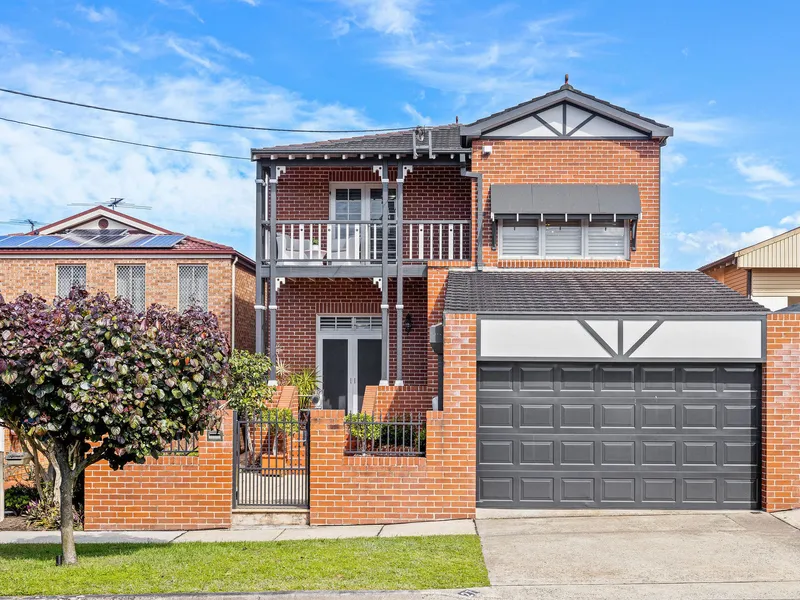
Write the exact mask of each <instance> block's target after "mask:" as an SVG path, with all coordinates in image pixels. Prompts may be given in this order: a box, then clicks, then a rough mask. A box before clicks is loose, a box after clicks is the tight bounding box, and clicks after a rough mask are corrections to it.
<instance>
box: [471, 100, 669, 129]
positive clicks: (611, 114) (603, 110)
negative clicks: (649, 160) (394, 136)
mask: <svg viewBox="0 0 800 600" xmlns="http://www.w3.org/2000/svg"><path fill="white" fill-rule="evenodd" d="M564 101H568V102H570V103H571V104H574V105H575V106H577V107H579V108H587V109H589V110H590V111H592V112H595V113H597V114H599V115H601V116H604V117H608V118H609V119H612V120H614V121H617V122H620V123H623V124H626V125H629V126H631V127H634V128H636V129H639V130H642V131H646V132H649V133H650V135H652V136H653V137H672V135H673V134H674V131H673V129H672V127H661V126H658V125H655V124H653V123H650V122H648V121H645V120H644V119H640V118H638V117H634V116H632V115H629V114H627V113H626V112H624V111H621V110H618V109H615V108H611V107H610V106H607V105H605V104H603V103H602V102H598V101H596V100H592V99H590V98H586V97H585V96H582V95H580V94H575V93H573V92H571V91H570V90H562V91H560V92H558V93H557V94H553V95H552V96H546V97H544V98H541V99H539V100H537V101H534V102H529V103H527V104H523V105H522V106H518V107H517V108H515V109H513V110H510V111H508V112H504V113H500V114H498V115H496V116H495V117H491V118H489V119H487V120H486V121H483V122H480V123H477V124H474V125H462V126H461V131H460V133H461V136H462V137H466V138H475V137H480V136H481V135H482V134H483V132H484V131H487V130H491V129H496V128H498V127H502V126H503V125H506V124H507V123H510V122H512V121H517V120H519V119H521V118H524V117H525V116H527V115H529V114H531V113H534V112H539V111H541V110H543V109H546V108H548V107H550V106H553V105H555V104H559V103H561V102H564ZM576 139H583V138H576Z"/></svg>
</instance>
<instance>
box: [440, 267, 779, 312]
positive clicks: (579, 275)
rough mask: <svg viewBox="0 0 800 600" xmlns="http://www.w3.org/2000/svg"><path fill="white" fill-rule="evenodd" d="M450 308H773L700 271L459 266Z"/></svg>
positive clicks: (449, 288) (448, 297) (447, 307)
mask: <svg viewBox="0 0 800 600" xmlns="http://www.w3.org/2000/svg"><path fill="white" fill-rule="evenodd" d="M445 310H446V311H448V312H458V313H520V314H523V313H524V314H538V313H714V312H750V313H766V312H768V311H767V310H766V309H765V308H764V307H763V306H761V305H760V304H758V303H756V302H754V301H752V300H750V299H748V298H745V297H744V296H742V295H740V294H738V293H737V292H735V291H733V290H732V289H730V288H729V287H727V286H725V285H723V284H721V283H719V282H718V281H716V280H714V279H712V278H711V277H708V276H707V275H704V274H703V273H699V272H697V271H635V270H619V271H601V270H589V269H584V270H574V271H567V270H564V271H544V270H543V271H530V272H529V271H526V272H505V273H504V272H499V271H491V272H460V271H451V272H450V274H449V276H448V278H447V293H446V297H445Z"/></svg>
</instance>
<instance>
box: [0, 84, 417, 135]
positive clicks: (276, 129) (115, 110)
mask: <svg viewBox="0 0 800 600" xmlns="http://www.w3.org/2000/svg"><path fill="white" fill-rule="evenodd" d="M0 92H4V93H6V94H14V95H16V96H24V97H26V98H35V99H36V100H46V101H47V102H57V103H59V104H68V105H69V106H77V107H79V108H91V109H92V110H102V111H104V112H110V113H117V114H120V115H130V116H132V117H143V118H145V119H158V120H160V121H172V122H173V123H188V124H189V125H207V126H209V127H225V128H227V129H249V130H251V131H274V132H280V133H378V132H382V131H383V132H385V131H410V130H412V129H416V127H387V128H384V129H286V128H281V127H256V126H253V125H231V124H228V123H213V122H209V121H193V120H191V119H178V118H176V117H165V116H162V115H150V114H147V113H139V112H134V111H130V110H121V109H118V108H108V107H105V106H96V105H94V104H81V103H80V102H71V101H70V100H62V99H60V98H50V97H48V96H37V95H36V94H28V93H27V92H20V91H19V90H9V89H5V88H0Z"/></svg>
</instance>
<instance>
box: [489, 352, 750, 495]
mask: <svg viewBox="0 0 800 600" xmlns="http://www.w3.org/2000/svg"><path fill="white" fill-rule="evenodd" d="M477 402H478V406H477V409H478V415H477V417H478V432H477V445H478V449H477V452H478V456H477V480H478V481H477V487H478V489H477V494H478V495H477V505H478V507H479V508H490V507H496V508H662V509H663V508H678V509H687V508H691V509H720V508H722V509H745V510H750V509H755V508H758V506H759V485H760V484H759V481H760V480H759V464H760V437H761V434H760V431H761V430H760V427H761V410H760V408H761V369H760V367H759V366H758V365H747V364H731V365H714V364H692V365H687V364H664V363H660V364H625V363H604V364H585V363H584V364H565V363H526V362H515V363H480V364H479V365H478V398H477Z"/></svg>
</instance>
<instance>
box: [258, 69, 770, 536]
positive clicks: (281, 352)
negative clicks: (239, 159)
mask: <svg viewBox="0 0 800 600" xmlns="http://www.w3.org/2000/svg"><path fill="white" fill-rule="evenodd" d="M672 135H673V130H672V128H670V127H668V126H666V125H663V124H661V123H658V122H656V121H654V120H652V119H649V118H646V117H643V116H641V115H639V114H636V113H633V112H631V111H628V110H626V109H623V108H621V107H618V106H614V105H612V104H610V103H608V102H605V101H602V100H599V99H598V98H595V97H593V96H590V95H588V94H585V93H583V92H581V91H579V90H577V89H575V88H573V87H572V86H571V85H569V84H568V83H565V84H564V85H563V86H562V87H561V88H559V89H558V90H555V91H553V92H550V93H548V94H545V95H543V96H540V97H538V98H534V99H533V100H530V101H528V102H524V103H522V104H520V105H518V106H515V107H513V108H510V109H507V110H504V111H501V112H499V113H496V114H493V115H491V116H488V117H486V118H483V119H480V120H478V121H476V122H474V123H471V124H468V125H463V124H458V123H455V124H450V125H443V126H436V127H420V128H417V129H416V130H413V131H410V130H409V131H401V132H393V133H387V134H377V135H370V136H363V137H356V138H347V139H341V140H331V141H321V142H312V143H302V144H293V145H284V146H275V147H269V148H260V149H254V150H253V151H252V157H253V160H254V161H255V162H256V163H257V177H256V194H257V196H256V198H257V216H256V231H257V256H256V277H257V280H258V281H259V282H260V285H257V292H256V293H257V300H256V305H257V306H256V309H257V315H256V348H257V351H259V352H264V353H268V354H269V355H270V356H271V357H272V358H273V359H276V360H278V359H280V360H282V361H283V362H284V363H286V364H288V365H289V366H290V367H292V368H300V367H312V366H316V367H317V368H318V369H319V374H320V378H321V387H322V394H323V397H324V407H325V408H327V409H337V410H346V411H348V412H356V411H360V410H385V409H386V408H387V405H385V404H381V400H380V398H381V397H391V398H392V399H393V400H392V402H393V403H394V404H393V405H392V406H391V407H389V408H391V409H392V410H404V409H414V410H419V408H420V407H430V406H431V399H432V398H433V397H434V396H437V395H439V394H441V395H442V396H443V397H442V398H440V403H439V405H438V406H436V407H435V408H438V411H435V412H433V413H428V414H429V418H431V417H435V418H436V419H442V425H441V427H442V431H444V432H446V433H444V434H443V435H445V438H444V439H447V443H446V444H444V446H443V447H445V448H450V454H447V451H446V450H443V449H441V448H440V446H438V445H437V446H436V448H437V452H439V451H441V452H443V454H442V456H443V457H444V458H443V459H442V460H445V461H446V460H450V459H454V456H450V455H451V454H453V453H456V454H457V455H458V457H460V459H463V460H462V462H458V463H457V464H453V465H451V466H450V468H449V471H450V472H457V473H459V475H456V476H454V477H455V478H456V480H458V481H459V482H460V483H459V484H458V485H454V488H455V489H457V490H458V491H457V492H453V497H451V498H448V499H447V502H449V503H450V504H448V506H451V507H458V508H456V509H453V510H451V511H450V512H449V513H448V514H450V515H451V516H453V515H468V514H470V510H473V511H474V507H475V503H476V502H477V506H478V507H479V508H480V507H531V508H534V507H577V506H582V507H587V506H588V507H609V506H649V507H654V508H656V507H658V508H670V507H683V508H701V507H706V506H725V507H730V508H736V507H739V508H752V507H754V506H757V505H758V504H759V496H760V494H759V485H760V482H759V476H758V473H759V447H760V435H761V433H760V432H761V428H760V423H759V419H760V416H759V415H760V412H759V411H760V393H761V363H763V362H764V360H765V355H766V354H765V353H766V349H765V342H764V331H765V317H764V313H765V311H764V310H763V308H762V307H760V306H758V305H756V304H755V303H753V302H751V301H749V300H748V299H746V298H742V297H741V296H739V295H738V294H736V293H734V292H732V291H731V290H729V289H727V288H725V287H724V286H722V285H720V284H718V283H717V282H714V281H713V280H711V279H710V278H708V277H706V276H704V275H702V274H699V273H681V272H666V271H661V270H659V254H660V234H659V231H660V200H661V195H660V181H661V168H660V165H661V148H662V147H663V146H664V144H666V142H667V140H668V139H669V137H671V136H672ZM442 321H443V322H444V331H443V339H444V344H443V345H444V364H443V370H442V372H441V374H440V372H439V369H438V368H437V356H436V354H435V353H434V352H433V350H432V349H431V344H430V343H429V328H430V327H432V326H434V325H436V324H438V323H440V322H442ZM272 379H273V380H274V379H276V377H275V374H274V373H273V376H272ZM439 384H442V385H441V387H442V391H441V392H440V391H439ZM372 386H381V387H379V388H377V389H378V392H377V396H378V400H376V399H375V398H374V397H373V396H374V395H375V392H374V391H371V390H373V388H372ZM367 397H368V401H367ZM331 418H333V417H331ZM438 422H439V421H437V423H438ZM438 426H439V425H437V427H438ZM534 432H535V433H536V435H533V433H534ZM312 435H313V433H312ZM447 436H449V437H447ZM429 439H431V437H430V433H429ZM312 448H314V446H313V444H312ZM326 456H327V455H326ZM437 456H438V455H437ZM328 458H330V456H328ZM437 461H438V459H437ZM432 464H433V463H432V462H431V459H430V458H429V459H428V463H427V467H426V469H428V471H426V473H427V475H426V477H432V478H433V480H435V476H434V475H431V471H430V470H431V469H432V468H433V467H432V466H431V465H432ZM436 464H437V465H439V466H441V464H445V463H440V462H436ZM347 468H349V463H347V462H345V463H343V465H342V469H345V470H346V469H347ZM445 470H448V469H445ZM347 473H350V471H347ZM362 474H363V473H362V471H358V470H356V471H353V473H352V474H351V476H352V477H354V480H353V485H352V488H353V490H354V492H353V493H354V495H355V496H354V498H353V499H352V503H354V504H358V499H362V500H363V499H364V498H365V497H366V498H368V497H369V494H370V492H369V491H368V490H370V489H372V487H370V486H373V487H375V486H378V484H376V483H375V482H372V481H369V482H368V481H366V480H361V479H359V477H361V475H362ZM311 477H312V483H311V494H312V522H318V523H324V522H342V521H347V520H348V519H349V518H350V517H352V513H348V512H347V509H341V510H340V509H333V508H319V514H318V515H317V516H316V517H314V514H313V513H314V506H313V496H314V494H315V493H324V492H325V488H324V485H325V484H324V481H322V480H320V481H318V482H317V483H315V480H314V474H313V469H312V475H311ZM459 478H460V479H459ZM448 481H449V482H450V483H453V481H452V480H448ZM448 489H451V488H449V487H448ZM337 490H338V491H335V492H334V491H333V490H329V492H330V493H331V494H334V496H335V497H336V499H337V502H340V503H344V504H347V503H348V502H351V501H350V500H347V499H344V498H345V496H347V494H348V492H347V491H345V492H342V491H341V490H340V488H339V487H337ZM476 490H477V500H476V499H475V498H476V497H475V493H476ZM374 491H375V493H376V494H377V493H378V490H377V487H375V490H374ZM431 493H433V492H431ZM422 495H423V496H424V498H420V497H419V495H416V496H414V497H413V499H412V501H409V502H407V503H406V504H404V503H403V501H400V500H398V503H399V504H400V505H403V506H407V505H409V506H410V505H411V504H414V502H420V501H421V500H424V499H425V498H428V496H425V494H424V493H423V494H422ZM334 496H326V497H329V498H332V497H334ZM412 496H413V494H412ZM428 499H430V498H428ZM337 506H338V505H337ZM470 506H471V509H470ZM444 512H445V513H447V511H444ZM401 513H402V514H403V515H405V517H406V518H414V517H416V518H419V517H424V516H428V517H433V518H436V516H437V515H442V514H444V513H442V511H441V510H439V511H438V512H437V511H436V510H434V511H433V512H432V513H431V514H427V513H426V512H425V511H424V510H416V512H415V511H414V509H412V508H408V510H407V511H406V512H403V509H400V508H398V509H397V510H396V514H397V515H401ZM423 513H424V514H423ZM359 514H360V516H359V517H358V519H357V520H360V522H366V521H369V520H371V519H372V520H378V521H380V520H381V518H380V517H372V516H370V515H368V514H366V513H363V514H362V513H359ZM348 515H349V516H348ZM398 518H401V519H402V518H403V517H402V516H400V517H398ZM383 520H386V519H385V518H384V519H383Z"/></svg>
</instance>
